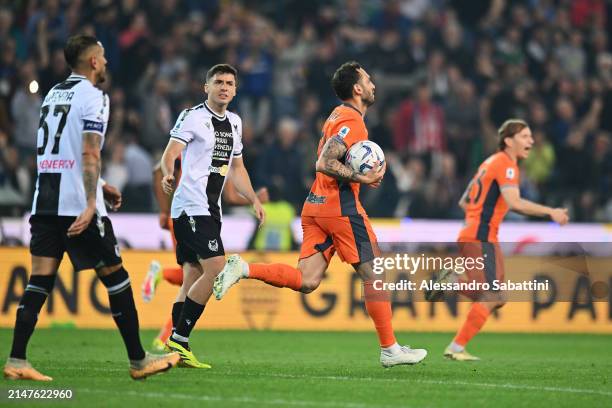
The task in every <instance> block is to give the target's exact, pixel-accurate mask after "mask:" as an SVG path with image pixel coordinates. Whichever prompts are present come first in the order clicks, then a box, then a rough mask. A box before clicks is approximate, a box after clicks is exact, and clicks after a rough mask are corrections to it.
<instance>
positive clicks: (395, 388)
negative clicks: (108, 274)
mask: <svg viewBox="0 0 612 408" xmlns="http://www.w3.org/2000/svg"><path fill="white" fill-rule="evenodd" d="M154 334H155V333H154V332H153V331H145V332H143V335H142V338H143V341H144V342H145V344H150V341H151V340H152V338H153V336H154ZM11 336H12V333H11V331H10V330H7V329H1V330H0V341H1V343H0V344H3V345H4V346H3V347H4V350H3V352H2V354H1V355H3V356H6V354H8V351H9V350H8V349H9V347H10V343H11V339H12V337H11ZM398 337H399V339H404V340H407V341H408V342H409V344H411V345H412V346H414V347H425V348H426V349H428V351H429V355H428V357H427V358H426V359H425V361H424V362H423V363H421V364H419V365H416V366H403V367H402V366H400V367H394V368H391V369H383V368H382V367H381V366H380V364H379V362H378V358H379V354H378V348H377V347H376V336H375V334H374V333H345V332H340V333H330V332H324V333H313V332H256V331H209V332H204V331H196V332H194V333H193V334H192V341H191V343H192V345H193V347H194V350H195V351H196V355H198V356H199V357H201V358H202V360H203V361H206V362H210V363H211V364H212V365H213V369H212V370H189V369H174V370H172V371H170V372H168V373H165V374H162V375H160V376H155V377H151V378H149V379H147V380H145V381H140V382H135V381H133V380H131V379H130V378H129V377H128V371H127V360H126V356H125V351H124V348H123V344H122V342H121V339H120V337H119V334H118V333H117V332H115V331H111V330H76V329H41V330H38V331H36V332H35V334H34V336H33V338H32V341H31V345H30V350H29V354H28V357H29V359H30V361H31V362H32V363H33V365H34V366H35V367H36V368H38V369H39V370H40V371H41V372H42V373H44V374H48V375H50V376H52V377H54V381H53V382H52V383H49V384H42V383H32V382H9V381H7V380H1V382H0V392H1V395H0V405H4V406H18V405H19V406H25V405H34V406H41V405H40V404H41V403H49V404H52V405H53V406H73V407H74V406H88V407H108V406H122V407H148V408H149V407H157V406H160V407H161V406H164V407H167V406H174V407H176V406H187V405H198V406H209V405H213V404H215V405H216V406H223V407H238V406H270V407H346V408H360V407H406V406H413V407H439V406H470V407H476V406H491V405H495V406H496V407H505V406H508V407H517V406H540V407H541V406H543V404H547V405H548V406H554V407H563V406H566V407H583V406H606V405H607V406H609V404H610V401H612V383H611V378H610V377H611V375H612V353H610V344H611V340H612V338H611V337H610V336H604V335H569V334H568V335H564V334H548V335H541V334H537V335H536V334H489V333H482V334H480V335H479V336H478V337H477V338H476V340H475V341H474V342H473V344H472V345H471V347H470V351H471V352H473V353H474V354H476V355H478V356H480V357H482V358H483V361H480V362H475V363H459V362H454V361H446V360H444V359H443V357H442V355H441V354H442V350H443V349H444V346H446V344H447V342H448V341H449V340H450V338H451V335H450V334H444V333H402V334H401V335H399V336H398ZM9 388H12V389H15V388H30V389H31V388H39V389H40V388H53V389H66V388H69V389H72V390H73V392H74V398H73V400H70V401H50V400H46V401H44V402H41V401H38V402H35V401H24V400H21V401H12V402H9V401H8V400H7V390H8V389H9Z"/></svg>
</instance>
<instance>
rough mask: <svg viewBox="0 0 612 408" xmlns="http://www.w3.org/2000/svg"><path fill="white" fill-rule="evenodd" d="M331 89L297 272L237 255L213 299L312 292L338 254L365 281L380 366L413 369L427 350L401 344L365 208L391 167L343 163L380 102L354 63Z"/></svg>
mask: <svg viewBox="0 0 612 408" xmlns="http://www.w3.org/2000/svg"><path fill="white" fill-rule="evenodd" d="M332 87H333V89H334V92H335V93H336V95H337V96H338V98H339V99H340V100H342V104H341V105H339V106H338V107H336V108H335V109H334V110H333V112H332V113H331V115H330V116H329V118H327V121H326V122H325V124H324V125H323V136H322V137H321V140H320V142H319V147H318V152H317V153H318V159H317V163H316V170H317V174H316V178H315V181H314V184H313V186H312V188H311V190H310V193H309V194H308V197H307V198H306V202H305V203H304V208H303V210H302V230H303V232H304V240H303V242H302V248H301V252H300V259H299V261H298V265H297V268H294V267H292V266H289V265H284V264H257V263H253V264H248V263H246V262H245V261H243V260H242V259H241V258H240V257H239V256H238V255H232V256H231V257H230V258H229V259H228V262H227V264H226V265H225V268H224V269H223V272H221V274H220V275H219V277H218V278H217V280H216V281H215V287H214V293H215V297H216V298H217V299H221V298H222V297H223V296H224V295H225V293H226V292H227V290H228V289H229V288H230V287H231V286H232V285H233V284H234V283H236V282H237V281H238V280H240V279H242V278H248V279H259V280H262V281H264V282H266V283H268V284H270V285H272V286H276V287H287V288H290V289H293V290H295V291H299V292H303V293H310V292H312V291H314V290H315V289H316V288H317V287H318V286H319V284H320V283H321V279H322V278H323V275H324V273H325V271H326V270H327V267H328V265H329V262H330V260H331V257H332V256H333V255H334V253H335V252H336V251H337V252H338V255H339V256H340V259H342V261H344V262H346V263H350V264H351V265H352V266H353V267H354V268H355V270H356V271H357V273H358V274H359V276H360V277H361V278H362V279H363V293H364V297H365V306H366V309H367V312H368V314H369V316H370V318H371V319H372V320H373V321H374V326H375V327H376V332H377V334H378V339H379V343H380V347H381V353H380V362H381V364H382V365H383V366H384V367H391V366H394V365H400V364H415V363H418V362H420V361H421V360H423V359H424V358H425V356H426V355H427V351H426V350H423V349H411V348H410V347H407V346H400V345H399V344H398V343H397V341H396V339H395V335H394V332H393V326H392V324H391V317H392V311H391V303H390V301H389V296H388V293H386V292H383V291H377V290H375V289H374V287H373V282H374V280H375V274H374V273H373V269H372V262H373V260H374V258H375V256H377V255H378V246H377V242H376V235H374V231H373V230H372V226H371V225H370V221H369V219H368V216H367V214H366V212H365V210H364V209H363V207H362V205H361V203H360V202H359V188H360V186H361V184H366V185H369V186H371V187H374V188H376V187H378V186H380V183H381V182H382V178H383V176H384V173H385V168H386V167H385V165H384V164H383V165H382V166H380V165H379V166H378V167H377V168H374V169H372V170H371V171H370V172H368V173H367V174H360V173H357V172H355V171H354V170H353V169H352V168H351V167H350V166H347V165H346V164H345V163H344V161H345V156H346V152H347V151H348V150H349V149H350V148H351V146H352V145H354V144H355V143H357V142H359V141H362V140H367V139H368V131H367V129H366V126H365V122H364V119H363V117H364V115H365V113H366V110H367V108H368V107H369V106H371V105H372V104H373V103H374V90H375V86H374V83H373V82H372V80H371V79H370V76H369V75H368V73H367V72H366V71H365V70H364V69H363V68H362V67H361V65H359V64H358V63H357V62H354V61H352V62H347V63H345V64H343V65H342V66H340V67H339V68H338V69H337V70H336V72H335V73H334V76H333V79H332Z"/></svg>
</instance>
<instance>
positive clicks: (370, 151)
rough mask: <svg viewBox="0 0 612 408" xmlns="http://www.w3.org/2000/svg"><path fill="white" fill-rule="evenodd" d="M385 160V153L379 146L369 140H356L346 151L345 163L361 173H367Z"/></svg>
mask: <svg viewBox="0 0 612 408" xmlns="http://www.w3.org/2000/svg"><path fill="white" fill-rule="evenodd" d="M384 162H385V154H384V153H383V151H382V149H381V148H380V146H378V145H377V144H376V143H374V142H372V141H371V140H364V141H361V142H357V143H355V144H354V145H352V146H351V148H350V149H349V151H348V152H346V164H347V165H348V166H351V168H352V169H353V170H355V171H356V172H358V173H361V174H367V173H368V172H369V171H370V170H372V169H373V168H374V167H376V166H377V165H378V164H379V163H380V165H382V164H383V163H384Z"/></svg>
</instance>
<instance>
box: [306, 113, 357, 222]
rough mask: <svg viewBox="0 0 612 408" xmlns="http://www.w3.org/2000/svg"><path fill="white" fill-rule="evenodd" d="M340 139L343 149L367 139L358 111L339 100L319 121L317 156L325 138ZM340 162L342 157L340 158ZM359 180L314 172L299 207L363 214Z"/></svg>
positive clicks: (318, 212) (312, 212)
mask: <svg viewBox="0 0 612 408" xmlns="http://www.w3.org/2000/svg"><path fill="white" fill-rule="evenodd" d="M331 137H335V138H336V139H337V140H339V141H342V143H344V145H345V146H346V148H347V150H348V149H350V148H351V146H352V145H353V144H355V143H357V142H360V141H362V140H368V130H367V129H366V126H365V122H364V121H363V116H362V115H361V113H360V112H359V111H358V110H357V109H356V108H354V107H353V106H351V105H349V104H342V105H340V106H337V107H336V109H334V110H333V112H332V113H331V115H329V117H328V118H327V120H326V121H325V124H324V125H323V135H322V136H321V140H320V141H319V148H318V149H317V156H319V155H320V154H321V150H322V149H323V146H325V143H326V142H327V140H329V138H331ZM341 161H342V162H343V163H344V158H343V159H342V160H341ZM359 186H360V185H359V183H348V182H341V181H339V180H336V179H335V178H333V177H330V176H328V175H325V174H323V173H321V172H317V174H316V178H315V181H314V183H313V185H312V187H311V189H310V193H309V194H308V197H307V198H306V202H305V203H304V208H303V209H302V215H303V216H312V217H340V216H346V215H357V214H361V215H365V210H364V209H363V207H362V206H361V203H360V202H359Z"/></svg>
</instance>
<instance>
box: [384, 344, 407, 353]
mask: <svg viewBox="0 0 612 408" xmlns="http://www.w3.org/2000/svg"><path fill="white" fill-rule="evenodd" d="M381 350H382V351H383V352H384V353H386V354H390V355H394V354H399V353H401V352H402V347H401V346H400V345H399V344H397V342H395V344H392V345H390V346H389V347H381Z"/></svg>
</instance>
